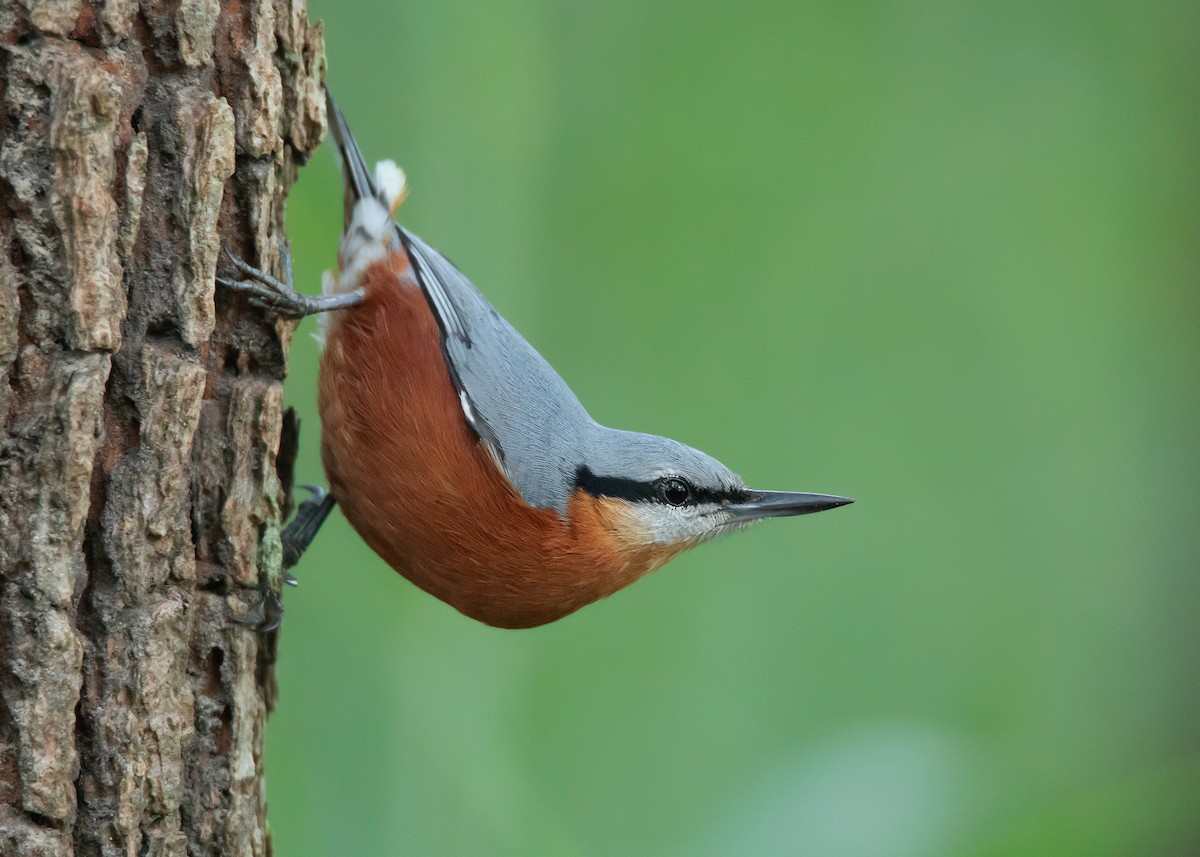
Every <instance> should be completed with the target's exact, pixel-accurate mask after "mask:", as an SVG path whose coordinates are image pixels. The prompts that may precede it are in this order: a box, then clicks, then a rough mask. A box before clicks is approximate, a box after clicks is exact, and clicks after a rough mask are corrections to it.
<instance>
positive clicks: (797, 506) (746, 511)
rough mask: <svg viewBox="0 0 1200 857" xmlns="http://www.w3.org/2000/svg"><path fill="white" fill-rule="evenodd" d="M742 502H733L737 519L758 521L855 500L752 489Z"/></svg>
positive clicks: (807, 512) (824, 495)
mask: <svg viewBox="0 0 1200 857" xmlns="http://www.w3.org/2000/svg"><path fill="white" fill-rule="evenodd" d="M749 493H750V496H749V498H747V499H746V500H745V501H743V502H741V503H733V504H731V505H730V506H729V511H730V512H732V513H733V519H734V520H735V521H757V520H759V519H760V518H787V517H790V516H792V515H811V514H812V513H813V512H824V511H825V510H826V509H836V508H837V507H838V506H847V505H849V504H850V503H853V502H854V501H853V500H851V499H850V498H849V497H837V496H835V495H833V494H796V493H792V492H790V491H750V492H749Z"/></svg>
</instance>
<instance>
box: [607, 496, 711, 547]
mask: <svg viewBox="0 0 1200 857" xmlns="http://www.w3.org/2000/svg"><path fill="white" fill-rule="evenodd" d="M626 509H627V513H628V515H629V518H630V520H631V522H633V523H635V524H636V525H637V526H638V527H639V528H640V529H641V530H642V532H643V533H644V535H645V538H646V541H648V542H650V543H653V544H660V545H674V544H679V543H680V542H692V543H694V542H698V541H704V540H705V539H710V538H712V537H713V536H716V535H719V534H720V533H722V532H724V530H723V529H722V521H723V518H721V517H718V516H716V515H713V514H712V512H715V511H716V510H717V507H716V506H708V505H705V506H667V505H665V504H661V503H629V504H628V505H627V507H626Z"/></svg>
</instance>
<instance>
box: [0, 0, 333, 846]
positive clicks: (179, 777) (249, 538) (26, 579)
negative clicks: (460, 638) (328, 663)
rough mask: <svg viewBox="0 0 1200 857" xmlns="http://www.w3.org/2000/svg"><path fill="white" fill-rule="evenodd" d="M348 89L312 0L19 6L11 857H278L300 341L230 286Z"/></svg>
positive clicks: (10, 495) (5, 598)
mask: <svg viewBox="0 0 1200 857" xmlns="http://www.w3.org/2000/svg"><path fill="white" fill-rule="evenodd" d="M323 74H324V53H323V45H322V37H321V30H320V28H319V25H318V26H310V25H309V24H308V22H307V19H306V13H305V9H304V4H303V2H302V0H240V2H239V0H223V2H218V0H141V2H140V3H138V2H135V0H0V86H2V87H3V96H2V100H0V111H2V112H3V123H2V125H0V373H2V375H3V383H0V854H3V855H14V857H15V855H49V854H54V855H60V854H75V855H116V854H121V855H159V854H164V855H180V857H182V855H185V854H186V855H192V857H198V856H199V855H209V854H212V855H217V854H220V855H242V854H256V855H257V854H268V853H270V852H271V844H270V837H269V834H268V830H267V824H266V800H265V791H264V781H263V769H262V748H263V728H264V725H265V721H266V717H267V714H268V712H269V711H270V709H271V707H272V703H273V700H274V696H275V686H274V671H273V662H274V657H275V638H274V635H273V634H272V635H264V634H259V633H258V632H256V631H255V630H253V629H252V628H249V627H246V626H244V625H239V624H235V623H232V622H231V621H230V617H231V615H236V614H239V613H245V612H246V611H247V610H249V609H250V608H251V607H252V606H253V604H254V602H255V599H256V598H257V597H258V593H257V587H258V585H259V580H260V576H261V577H265V579H268V580H270V581H272V585H276V584H277V579H278V568H279V559H280V546H279V533H280V521H281V517H282V516H283V514H284V512H285V511H286V510H285V508H284V507H285V506H286V497H287V494H286V489H287V488H289V487H290V485H289V483H290V479H291V472H290V471H291V461H292V457H293V453H294V444H295V433H294V423H292V422H291V421H289V420H287V419H285V415H284V413H283V412H282V408H281V386H282V379H283V375H284V372H285V368H286V355H287V349H288V345H289V340H290V337H291V333H292V326H291V325H290V324H287V323H278V322H272V321H270V320H268V319H266V317H265V316H264V315H263V314H262V313H261V312H258V311H255V310H251V309H248V307H247V305H246V304H245V303H244V302H243V301H241V300H237V299H232V298H229V297H227V296H225V295H223V294H217V295H214V286H213V277H214V273H215V271H216V268H217V266H218V264H219V259H218V252H219V248H220V245H221V244H222V243H227V244H228V245H229V246H230V247H231V249H233V250H234V251H235V252H237V253H238V254H239V255H241V256H243V257H244V258H246V259H248V260H250V261H256V260H257V261H258V262H259V264H260V266H262V267H265V268H267V269H273V270H274V271H275V272H276V273H279V253H278V247H277V243H276V242H277V239H278V238H279V237H281V236H282V234H283V232H282V226H283V199H284V196H285V194H286V192H287V190H288V188H289V186H290V185H291V183H292V181H293V180H294V177H295V172H296V166H297V164H298V163H302V162H303V161H304V160H306V159H307V157H308V156H309V155H310V154H311V152H312V150H313V149H314V148H315V147H316V145H317V143H318V141H319V138H320V136H321V133H322V130H323V125H324V118H325V117H324V106H323V99H322V94H321V82H322V78H323ZM289 429H291V430H290V431H289ZM281 444H282V447H281Z"/></svg>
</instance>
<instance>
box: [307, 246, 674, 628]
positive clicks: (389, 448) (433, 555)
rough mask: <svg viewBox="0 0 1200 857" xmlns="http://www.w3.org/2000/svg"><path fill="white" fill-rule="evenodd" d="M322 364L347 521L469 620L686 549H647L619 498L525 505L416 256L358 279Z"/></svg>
mask: <svg viewBox="0 0 1200 857" xmlns="http://www.w3.org/2000/svg"><path fill="white" fill-rule="evenodd" d="M361 285H363V286H365V288H366V298H365V300H364V301H363V302H362V303H361V304H359V305H358V306H355V307H354V308H353V309H349V310H342V311H339V312H336V313H334V314H333V315H332V317H331V319H330V326H329V329H328V333H327V339H326V345H325V351H324V355H323V358H322V361H321V376H320V389H319V399H318V402H319V407H320V411H321V421H322V442H321V453H322V458H323V459H324V463H325V469H326V472H327V473H328V476H329V479H330V487H331V491H332V493H333V495H334V497H335V498H336V499H337V501H338V503H340V504H341V506H342V509H343V511H344V513H345V515H346V518H347V520H349V521H350V523H351V525H353V527H354V528H355V529H356V530H357V531H358V533H359V534H360V535H361V536H362V538H363V539H364V540H365V541H366V542H367V544H368V545H370V546H371V548H372V549H373V550H374V551H375V552H376V553H378V554H379V555H380V556H381V557H382V558H383V559H384V560H385V561H387V563H388V564H389V565H391V566H392V567H393V568H395V569H396V570H397V571H398V572H400V573H401V574H402V575H404V576H405V577H406V578H408V579H409V580H410V581H412V582H413V583H415V584H416V585H417V586H419V587H421V588H422V589H424V590H425V591H427V592H429V593H430V594H432V595H434V596H436V597H438V598H440V599H442V600H443V601H446V602H447V603H449V604H451V605H453V606H454V607H456V608H457V609H458V610H460V611H461V612H463V613H465V614H466V615H467V616H470V617H472V618H474V619H478V620H479V621H481V622H485V623H487V624H489V625H495V626H498V627H503V628H527V627H532V626H535V625H541V624H544V623H546V622H552V621H554V620H555V619H558V618H561V617H562V616H565V615H567V614H568V613H571V612H573V611H575V610H578V609H579V608H580V607H583V606H584V605H586V604H589V603H591V602H593V601H595V600H597V599H599V598H603V597H604V596H606V595H610V594H611V593H613V592H615V591H616V590H618V589H620V588H621V587H623V586H626V585H628V584H629V583H632V582H633V581H634V580H636V579H637V578H638V577H641V576H642V575H643V574H645V573H646V572H648V571H651V570H653V569H655V568H658V567H659V566H660V565H662V564H663V563H665V562H666V561H667V560H669V559H670V558H671V557H673V556H675V555H676V554H677V553H679V552H680V551H682V550H684V549H685V548H686V547H688V546H689V545H688V544H686V543H676V544H648V543H647V542H646V541H644V540H641V539H634V538H631V535H632V533H634V532H637V531H638V529H639V528H638V527H637V526H636V525H635V524H634V522H632V521H630V520H629V517H628V515H627V513H626V511H625V510H624V509H623V508H622V507H621V504H620V503H619V502H618V501H613V500H610V499H608V498H605V497H599V498H597V497H593V496H592V495H590V494H588V493H586V492H584V491H582V490H578V489H577V490H575V491H574V493H573V494H572V496H571V500H570V505H569V507H568V510H567V516H566V520H563V519H562V518H560V517H559V515H558V513H557V512H555V510H553V509H538V508H534V507H532V506H530V505H529V504H528V503H526V502H525V500H524V499H523V498H522V497H521V496H520V494H519V493H518V492H517V491H516V490H515V489H514V488H513V486H512V484H511V483H510V482H509V481H508V480H507V479H506V478H505V476H504V475H503V474H502V473H501V471H500V470H499V468H498V465H497V463H496V461H495V459H494V458H493V456H492V454H491V453H490V452H489V451H488V449H487V448H486V447H485V446H483V445H482V444H481V443H480V441H479V440H478V438H477V437H476V436H475V434H474V433H473V432H472V431H471V429H470V427H469V426H468V424H467V422H466V419H465V417H464V415H463V411H462V406H461V404H460V402H459V399H458V395H457V393H456V391H455V388H454V384H453V382H452V380H451V378H450V375H449V372H448V371H447V368H446V363H445V359H444V357H443V354H442V349H441V340H440V332H439V328H438V324H437V321H436V319H435V318H434V316H433V314H432V312H431V310H430V308H429V304H428V302H427V300H426V298H425V295H424V293H423V292H422V291H421V288H420V286H419V285H418V284H417V282H416V281H415V279H414V277H413V272H412V269H411V267H410V265H409V261H408V258H407V257H406V256H405V254H403V253H392V254H390V255H388V256H387V257H386V258H384V259H383V260H380V261H377V262H374V263H372V264H371V265H369V266H368V267H367V268H366V269H365V270H364V271H363V274H362V276H361Z"/></svg>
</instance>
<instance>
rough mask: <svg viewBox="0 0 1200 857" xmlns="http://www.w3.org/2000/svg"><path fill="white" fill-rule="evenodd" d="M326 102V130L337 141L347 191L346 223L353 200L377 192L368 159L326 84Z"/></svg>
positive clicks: (372, 195)
mask: <svg viewBox="0 0 1200 857" xmlns="http://www.w3.org/2000/svg"><path fill="white" fill-rule="evenodd" d="M325 105H326V108H327V110H328V113H329V130H330V133H332V134H333V141H334V143H336V144H337V147H338V155H339V156H340V157H341V161H342V174H343V176H344V177H345V181H344V184H345V192H346V198H345V223H346V225H349V223H350V219H351V217H352V215H353V214H354V206H355V203H357V202H358V201H359V200H360V199H363V198H367V197H370V198H372V199H375V198H378V196H379V192H378V190H377V189H376V187H375V182H374V180H373V179H372V178H371V171H370V170H369V169H367V161H366V158H364V157H363V153H362V149H360V148H359V147H358V142H357V141H356V140H355V139H354V135H353V134H351V133H350V126H348V125H347V124H346V117H345V116H343V115H342V110H341V108H340V107H338V105H337V102H336V101H334V100H333V95H331V94H330V92H329V89H328V88H326V90H325Z"/></svg>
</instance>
